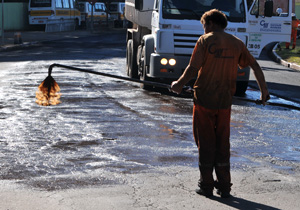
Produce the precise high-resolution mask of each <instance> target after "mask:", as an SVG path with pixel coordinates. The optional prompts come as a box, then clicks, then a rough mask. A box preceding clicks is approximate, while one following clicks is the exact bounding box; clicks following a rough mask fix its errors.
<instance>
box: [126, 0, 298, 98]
mask: <svg viewBox="0 0 300 210" xmlns="http://www.w3.org/2000/svg"><path fill="white" fill-rule="evenodd" d="M285 1H286V4H285V5H286V7H287V8H286V12H287V14H288V16H287V17H279V16H273V11H274V7H273V1H271V0H268V1H265V0H253V1H248V0H247V1H246V0H227V1H224V0H221V1H218V2H219V5H216V4H214V3H215V2H216V0H189V1H182V0H126V1H125V17H126V19H127V20H128V21H131V22H132V23H133V27H132V28H128V29H127V51H126V66H127V75H128V76H129V77H133V78H137V77H139V78H140V79H141V80H161V81H162V82H171V81H172V80H176V79H178V78H179V77H180V76H181V74H182V72H183V71H184V69H185V67H186V66H187V65H188V63H189V60H190V56H191V54H192V52H193V49H194V46H195V43H196V41H197V40H198V39H199V37H200V36H201V34H204V30H203V27H202V25H201V24H200V21H199V20H200V18H201V16H202V15H203V14H204V12H206V11H208V10H210V9H213V8H217V9H219V10H221V11H223V12H224V14H226V16H227V19H228V26H227V28H226V29H225V31H226V32H228V33H230V34H233V35H235V36H237V37H238V38H240V39H241V40H242V41H243V42H244V43H245V44H246V46H247V48H248V49H249V51H250V52H251V53H252V55H253V56H254V57H259V55H260V53H261V51H262V49H263V48H264V47H265V46H266V45H267V44H269V43H271V42H285V41H289V40H290V36H291V20H292V18H291V12H292V0H285ZM249 74H250V68H245V69H239V70H238V75H237V92H236V93H237V94H238V95H242V94H244V93H245V91H246V90H247V86H248V81H249ZM144 88H147V87H146V86H144Z"/></svg>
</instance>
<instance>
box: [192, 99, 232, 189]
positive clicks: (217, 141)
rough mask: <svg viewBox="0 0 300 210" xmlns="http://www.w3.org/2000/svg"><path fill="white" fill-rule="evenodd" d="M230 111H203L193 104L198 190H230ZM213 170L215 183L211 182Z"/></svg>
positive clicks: (212, 180) (202, 108) (203, 109)
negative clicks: (198, 176) (198, 174)
mask: <svg viewBox="0 0 300 210" xmlns="http://www.w3.org/2000/svg"><path fill="white" fill-rule="evenodd" d="M230 115H231V108H229V109H206V108H204V107H202V106H200V105H197V104H195V105H194V111H193V133H194V139H195V142H196V145H197V147H198V151H199V169H200V180H199V187H200V188H202V189H203V190H213V188H214V187H216V188H217V189H220V190H221V191H224V192H230V190H231V188H230V187H231V185H232V184H231V177H230V143H229V137H230ZM213 170H215V172H216V177H217V180H216V182H215V181H214V178H213Z"/></svg>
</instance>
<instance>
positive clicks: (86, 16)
mask: <svg viewBox="0 0 300 210" xmlns="http://www.w3.org/2000/svg"><path fill="white" fill-rule="evenodd" d="M77 8H78V9H79V11H80V13H81V21H82V25H84V26H89V25H90V24H91V21H92V15H93V21H94V23H95V22H98V23H101V22H104V21H106V18H107V15H108V14H107V12H106V7H105V4H104V3H100V2H96V3H95V5H94V6H93V11H92V5H91V4H90V3H89V2H78V4H77ZM109 16H110V15H108V17H109Z"/></svg>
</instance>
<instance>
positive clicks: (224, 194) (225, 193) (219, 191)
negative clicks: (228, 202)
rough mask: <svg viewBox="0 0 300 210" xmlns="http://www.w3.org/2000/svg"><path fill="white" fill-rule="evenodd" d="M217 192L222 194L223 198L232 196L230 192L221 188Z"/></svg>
mask: <svg viewBox="0 0 300 210" xmlns="http://www.w3.org/2000/svg"><path fill="white" fill-rule="evenodd" d="M217 194H218V195H220V196H221V198H230V197H231V195H230V192H225V191H223V192H222V191H221V190H217Z"/></svg>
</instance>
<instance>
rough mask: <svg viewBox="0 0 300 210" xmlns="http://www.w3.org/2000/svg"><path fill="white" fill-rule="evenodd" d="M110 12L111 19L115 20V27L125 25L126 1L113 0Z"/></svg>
mask: <svg viewBox="0 0 300 210" xmlns="http://www.w3.org/2000/svg"><path fill="white" fill-rule="evenodd" d="M108 10H109V13H110V17H111V19H112V20H113V21H114V26H115V27H125V22H126V20H125V16H124V10H125V3H124V2H111V3H110V4H109V9H108Z"/></svg>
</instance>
